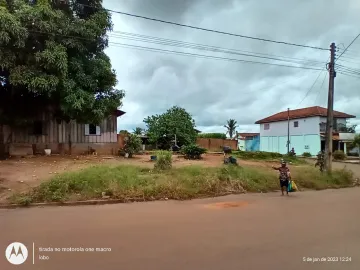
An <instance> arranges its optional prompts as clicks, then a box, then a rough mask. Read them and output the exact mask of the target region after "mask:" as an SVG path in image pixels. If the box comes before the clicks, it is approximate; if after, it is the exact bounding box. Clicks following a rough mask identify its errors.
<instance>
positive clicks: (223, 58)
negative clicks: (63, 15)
mask: <svg viewBox="0 0 360 270" xmlns="http://www.w3.org/2000/svg"><path fill="white" fill-rule="evenodd" d="M30 32H33V33H37V34H43V35H52V36H62V37H69V38H75V39H76V38H78V39H82V40H90V41H91V39H88V38H83V37H76V36H69V35H62V34H54V33H45V32H40V31H30ZM109 44H113V45H115V47H122V48H132V49H136V50H145V51H152V52H161V53H165V54H176V55H183V56H192V57H199V58H209V59H215V60H225V61H231V62H242V63H249V64H262V65H271V66H280V67H289V68H300V69H308V70H321V69H319V68H315V67H306V66H293V65H283V64H275V63H268V62H258V61H251V60H244V59H235V58H226V57H218V56H210V55H201V54H194V53H186V52H179V51H172V50H165V49H159V48H152V47H145V46H137V45H133V44H125V43H118V42H109Z"/></svg>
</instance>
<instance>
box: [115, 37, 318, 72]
mask: <svg viewBox="0 0 360 270" xmlns="http://www.w3.org/2000/svg"><path fill="white" fill-rule="evenodd" d="M128 35H130V37H129V36H128ZM110 37H115V38H121V39H128V40H133V41H140V42H145V43H154V44H160V45H165V46H174V47H183V48H188V49H196V50H204V51H212V52H219V53H227V54H235V55H241V56H246V57H254V58H263V59H270V60H276V61H281V62H289V63H296V64H305V63H306V62H309V63H308V64H309V65H311V64H314V63H319V64H325V62H320V61H318V60H310V59H301V58H291V57H286V56H277V55H271V54H263V53H256V52H255V53H254V52H250V51H242V50H236V49H228V48H222V47H216V46H209V45H204V44H197V43H191V42H182V41H178V40H171V39H162V38H158V37H151V36H144V35H138V34H133V33H126V34H125V36H124V35H123V34H120V36H117V35H115V36H114V35H111V36H110ZM143 37H144V38H143ZM245 52H246V53H245ZM248 53H251V54H248ZM257 54H260V55H257ZM261 55H270V57H269V56H261ZM272 56H275V57H272ZM281 58H285V59H281ZM286 58H288V59H294V60H299V61H294V60H286ZM301 61H302V62H305V63H302V62H301ZM314 66H315V65H314Z"/></svg>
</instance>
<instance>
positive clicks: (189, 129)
mask: <svg viewBox="0 0 360 270" xmlns="http://www.w3.org/2000/svg"><path fill="white" fill-rule="evenodd" d="M144 123H145V124H146V126H147V135H148V138H149V142H150V144H157V146H158V148H160V149H170V147H171V146H172V142H173V141H174V139H175V134H176V141H177V145H178V146H180V147H181V146H182V145H187V144H191V143H195V142H196V137H197V132H196V130H195V121H194V120H193V119H192V117H191V115H190V114H189V113H188V112H187V111H186V110H185V109H183V108H180V107H177V106H174V107H172V108H170V109H169V110H167V111H166V112H165V113H163V114H160V115H152V116H149V117H147V118H145V119H144Z"/></svg>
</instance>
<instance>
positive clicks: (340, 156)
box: [333, 150, 346, 160]
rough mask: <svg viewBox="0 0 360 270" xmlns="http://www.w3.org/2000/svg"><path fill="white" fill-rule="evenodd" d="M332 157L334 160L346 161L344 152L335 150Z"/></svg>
mask: <svg viewBox="0 0 360 270" xmlns="http://www.w3.org/2000/svg"><path fill="white" fill-rule="evenodd" d="M333 156H334V159H335V160H344V159H346V155H345V153H344V151H341V150H336V151H335V152H334V155H333Z"/></svg>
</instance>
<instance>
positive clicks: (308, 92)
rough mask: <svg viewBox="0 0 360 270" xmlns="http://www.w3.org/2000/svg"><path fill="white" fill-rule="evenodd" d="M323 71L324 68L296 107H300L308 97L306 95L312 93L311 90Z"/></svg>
mask: <svg viewBox="0 0 360 270" xmlns="http://www.w3.org/2000/svg"><path fill="white" fill-rule="evenodd" d="M322 72H323V70H321V71H320V72H319V75H318V76H317V77H316V79H315V81H314V83H313V84H312V86H311V87H310V88H309V90H308V91H307V92H306V94H305V96H304V98H303V99H302V100H301V101H300V103H299V104H298V105H297V106H296V108H298V107H299V106H300V105H301V103H302V102H303V101H304V100H305V99H306V97H307V96H308V95H309V94H310V92H311V90H312V89H313V88H314V86H315V84H316V82H317V80H318V79H319V77H320V75H321V73H322Z"/></svg>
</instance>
